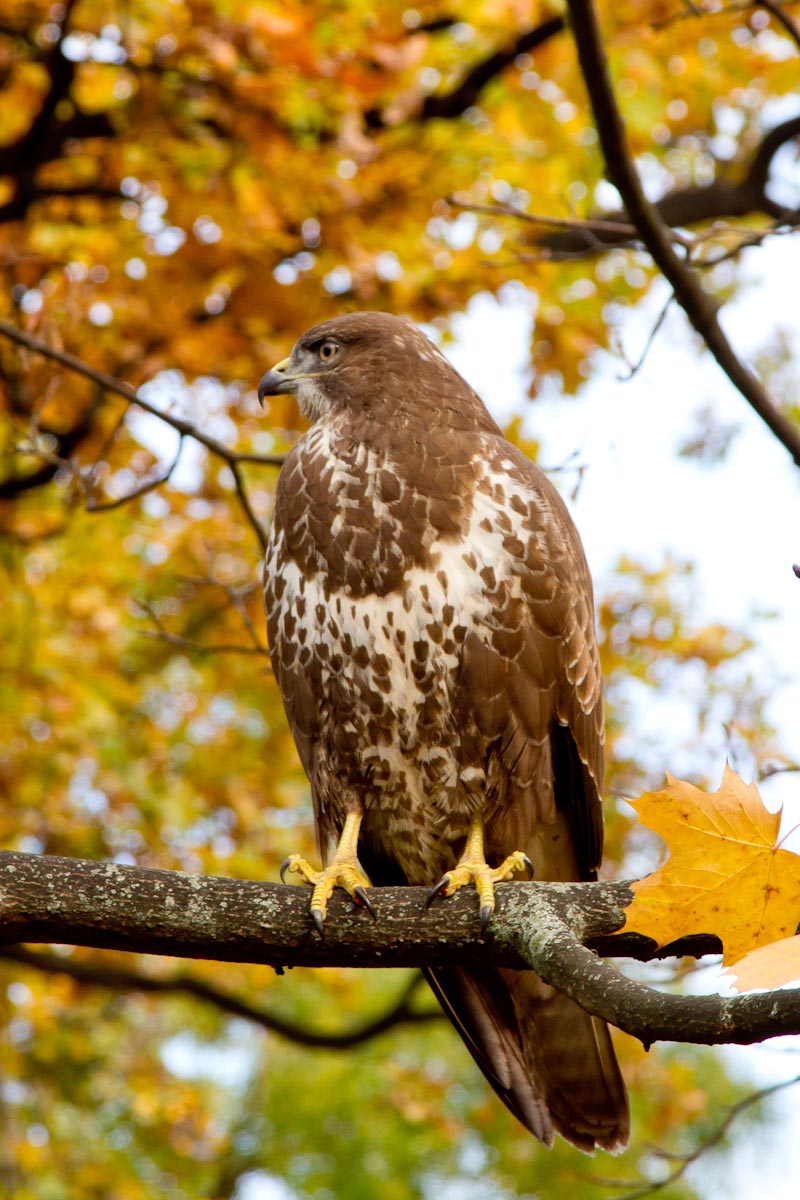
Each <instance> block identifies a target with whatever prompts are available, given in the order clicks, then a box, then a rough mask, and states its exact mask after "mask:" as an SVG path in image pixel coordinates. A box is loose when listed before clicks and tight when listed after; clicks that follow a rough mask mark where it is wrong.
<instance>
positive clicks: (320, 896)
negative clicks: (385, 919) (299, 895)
mask: <svg viewBox="0 0 800 1200" xmlns="http://www.w3.org/2000/svg"><path fill="white" fill-rule="evenodd" d="M360 825H361V814H360V813H348V815H347V817H346V819H345V823H344V828H343V830H342V835H341V837H340V839H339V845H338V846H337V847H336V853H335V855H334V857H333V862H332V863H331V864H330V866H327V867H324V868H323V869H322V870H321V871H317V870H315V869H314V867H312V866H311V865H310V864H309V863H308V862H306V860H305V859H304V858H303V856H302V855H301V854H290V855H289V857H288V858H287V859H286V861H285V862H284V863H283V864H282V865H281V879H283V880H285V877H286V872H287V871H290V872H293V873H294V874H296V875H299V876H300V878H301V879H302V880H303V883H309V884H311V885H312V886H313V888H314V890H313V892H312V893H311V916H312V918H313V920H314V924H315V925H316V927H317V929H318V930H319V932H320V933H322V931H323V926H324V923H325V917H326V915H327V911H328V901H329V900H330V898H331V895H332V894H333V889H334V888H336V887H341V888H344V890H345V891H346V892H347V893H348V894H349V895H351V896H352V897H353V899H354V900H355V901H356V903H357V904H360V905H361V906H362V907H363V908H366V910H367V912H368V913H369V914H370V916H372V917H374V916H375V910H374V908H373V907H372V904H371V902H370V899H369V896H368V895H367V893H366V891H365V889H366V888H368V887H369V886H370V882H369V880H368V879H367V877H366V875H365V874H364V872H363V871H362V870H361V868H360V866H359V865H358V858H357V849H358V830H359V827H360Z"/></svg>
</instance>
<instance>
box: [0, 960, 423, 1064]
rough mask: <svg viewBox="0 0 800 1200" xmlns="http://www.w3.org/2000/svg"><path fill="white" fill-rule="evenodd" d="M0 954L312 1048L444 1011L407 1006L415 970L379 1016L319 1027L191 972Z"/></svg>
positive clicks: (363, 1038) (339, 1045) (349, 1041)
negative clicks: (171, 999) (210, 1013)
mask: <svg viewBox="0 0 800 1200" xmlns="http://www.w3.org/2000/svg"><path fill="white" fill-rule="evenodd" d="M0 958H4V959H6V960H7V961H8V962H15V963H22V965H23V966H26V967H33V968H34V969H35V970H37V971H42V972H45V973H47V974H48V975H67V976H69V978H70V979H74V980H75V981H76V982H78V983H83V984H87V985H89V986H91V987H103V988H111V989H113V990H114V991H118V992H122V991H125V992H147V993H148V994H149V995H176V994H178V995H184V996H192V997H194V999H196V1000H203V1001H204V1002H205V1003H207V1004H212V1005H214V1007H215V1008H218V1009H219V1010H220V1011H221V1012H224V1013H228V1014H229V1015H230V1016H233V1017H242V1018H244V1019H245V1020H247V1021H252V1022H253V1023H254V1024H255V1025H260V1026H262V1028H264V1029H267V1030H269V1031H270V1033H277V1034H278V1035H279V1036H280V1037H284V1038H287V1040H289V1041H292V1042H296V1043H297V1045H300V1046H309V1047H312V1048H314V1049H322V1050H349V1049H350V1047H351V1046H358V1045H360V1044H361V1043H362V1042H367V1041H369V1040H370V1039H371V1038H374V1037H377V1036H378V1034H381V1033H386V1032H387V1030H389V1029H394V1028H395V1027H396V1026H398V1025H421V1024H423V1023H427V1022H429V1021H435V1020H438V1019H439V1018H440V1017H442V1016H443V1014H442V1012H441V1010H439V1009H426V1010H424V1011H423V1010H419V1009H415V1008H413V1007H412V1004H411V1001H412V999H413V997H414V995H415V994H416V992H417V990H418V988H419V986H420V984H421V983H422V976H421V975H414V976H413V978H412V979H411V980H410V982H409V983H408V985H407V986H406V987H405V988H404V989H403V991H402V992H401V993H400V995H399V997H398V998H397V1000H395V1002H394V1003H393V1004H391V1005H390V1006H389V1008H387V1009H386V1011H385V1012H383V1013H381V1015H380V1016H378V1017H374V1018H373V1019H372V1020H371V1021H367V1022H365V1023H364V1024H363V1025H360V1026H359V1027H358V1028H357V1029H347V1030H342V1031H341V1032H338V1033H323V1032H321V1031H318V1030H314V1029H307V1028H306V1027H304V1026H303V1025H298V1024H296V1023H295V1022H294V1021H287V1020H285V1018H283V1017H279V1016H277V1015H276V1014H275V1013H271V1012H268V1011H267V1010H266V1009H263V1008H258V1007H257V1006H256V1005H254V1004H248V1003H247V1002H246V1001H245V1000H240V999H239V998H238V997H237V996H233V995H231V993H230V992H226V991H225V990H224V989H222V988H218V987H215V986H214V985H213V984H211V983H206V982H205V981H204V980H202V979H192V978H191V977H190V976H175V977H173V978H171V979H156V978H154V977H153V976H149V975H143V974H141V972H139V971H132V970H129V969H126V968H125V967H120V966H115V965H112V964H109V963H97V962H73V961H72V960H71V959H68V958H67V959H65V958H62V957H61V956H60V955H58V954H53V953H51V952H49V951H46V950H29V949H27V948H26V947H24V946H6V947H4V948H2V949H0Z"/></svg>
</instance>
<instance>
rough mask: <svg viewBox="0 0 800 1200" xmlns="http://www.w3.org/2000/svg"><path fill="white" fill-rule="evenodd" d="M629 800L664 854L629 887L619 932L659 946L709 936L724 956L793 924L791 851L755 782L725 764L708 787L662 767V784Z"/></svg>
mask: <svg viewBox="0 0 800 1200" xmlns="http://www.w3.org/2000/svg"><path fill="white" fill-rule="evenodd" d="M633 807H634V808H635V809H636V812H637V814H638V816H639V820H640V821H641V822H642V824H643V825H647V826H648V827H649V828H650V829H652V830H654V831H655V832H656V833H658V834H659V835H660V836H661V837H662V838H663V839H664V841H665V842H666V843H667V846H668V847H669V851H670V855H669V858H668V859H667V861H666V862H665V863H664V865H663V866H662V867H660V868H659V869H658V870H657V871H656V872H654V874H652V875H648V876H647V877H646V878H645V879H642V880H640V882H639V883H635V884H634V885H633V891H634V896H635V898H634V901H633V904H632V905H631V906H630V908H629V909H628V914H627V923H626V925H625V929H626V930H630V931H631V932H636V933H643V934H645V935H646V936H647V937H651V938H654V939H655V940H656V941H657V942H658V944H659V946H664V945H666V944H667V943H669V942H672V941H674V940H675V939H676V938H680V937H685V936H687V935H689V934H693V933H713V934H716V935H717V936H718V937H719V938H720V940H721V941H722V944H723V947H724V956H723V961H724V962H725V963H726V964H731V963H734V962H737V961H738V960H739V959H741V958H742V957H743V956H744V955H745V954H747V952H748V951H749V950H753V949H754V948H755V947H757V946H765V945H767V944H768V943H770V942H775V941H777V940H778V939H779V938H784V937H787V936H789V935H791V934H794V933H795V932H796V930H797V926H798V922H800V855H797V854H793V853H792V852H791V851H790V850H783V849H781V848H780V847H779V845H778V840H777V839H778V831H779V827H780V817H781V815H780V812H776V813H771V812H768V811H767V809H766V808H765V807H764V804H763V802H762V800H761V796H760V795H759V792H758V788H757V787H756V786H755V784H752V783H751V784H745V783H744V782H743V781H742V780H741V779H740V778H739V776H738V775H736V773H735V772H734V771H732V770H731V769H730V768H729V767H727V766H726V768H725V774H724V776H723V778H722V783H721V785H720V788H719V791H717V792H703V791H701V790H700V788H696V787H694V786H693V785H692V784H690V783H685V782H683V781H682V780H679V779H673V778H672V776H670V775H667V786H666V787H665V788H663V789H662V790H661V791H660V792H644V793H643V794H642V795H641V796H640V797H639V799H638V800H636V801H634V802H633Z"/></svg>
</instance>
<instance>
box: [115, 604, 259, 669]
mask: <svg viewBox="0 0 800 1200" xmlns="http://www.w3.org/2000/svg"><path fill="white" fill-rule="evenodd" d="M134 603H135V604H136V605H137V606H138V607H139V608H140V609H141V610H142V612H143V613H144V614H145V615H146V616H147V617H149V618H150V620H151V621H152V622H153V624H154V625H155V627H156V628H155V629H154V630H152V629H143V630H142V631H141V634H142V637H149V638H153V639H154V640H155V641H159V642H164V643H165V644H166V645H168V646H177V647H178V648H179V649H181V650H188V651H190V652H191V653H192V654H200V655H206V654H255V655H258V656H259V657H262V658H267V659H268V658H269V651H268V650H267V647H266V646H264V645H263V644H262V643H261V642H260V641H259V639H258V637H254V638H253V641H254V644H253V645H252V646H242V645H240V644H239V643H237V642H211V643H208V644H204V643H203V642H195V641H192V639H191V638H187V637H183V636H181V634H179V633H172V631H171V630H169V629H167V627H166V625H165V624H164V622H163V621H162V620H161V618H160V617H159V615H158V613H157V612H156V611H155V609H154V608H153V606H152V604H148V603H147V601H145V600H136V601H135V602H134Z"/></svg>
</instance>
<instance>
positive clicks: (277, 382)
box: [258, 358, 303, 408]
mask: <svg viewBox="0 0 800 1200" xmlns="http://www.w3.org/2000/svg"><path fill="white" fill-rule="evenodd" d="M302 378H303V372H302V371H300V372H298V373H297V374H296V375H290V374H289V359H288V358H284V359H281V361H280V362H279V363H276V364H275V366H274V367H273V368H272V370H271V371H267V373H266V375H265V376H264V378H263V379H262V380H261V382H260V383H259V385H258V401H259V404H261V406H262V408H263V405H264V397H265V396H279V395H280V394H281V393H282V392H291V391H292V389H293V388H294V385H295V383H296V382H297V380H298V379H302Z"/></svg>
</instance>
